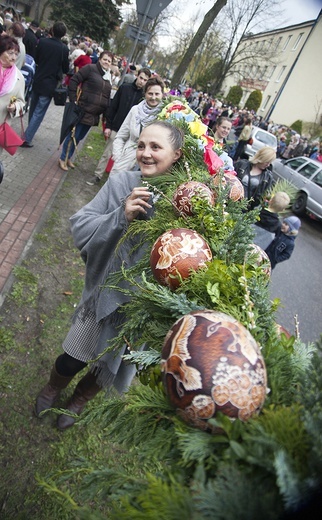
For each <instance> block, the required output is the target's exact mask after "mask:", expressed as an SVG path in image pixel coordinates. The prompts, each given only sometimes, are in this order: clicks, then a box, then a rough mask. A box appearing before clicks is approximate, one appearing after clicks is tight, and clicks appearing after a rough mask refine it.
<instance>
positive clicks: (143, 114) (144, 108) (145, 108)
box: [135, 99, 161, 128]
mask: <svg viewBox="0 0 322 520" xmlns="http://www.w3.org/2000/svg"><path fill="white" fill-rule="evenodd" d="M137 107H138V111H137V114H136V118H135V121H136V123H137V125H139V126H140V125H141V127H142V128H144V127H145V126H147V125H148V124H149V123H151V122H152V121H154V120H155V118H156V116H157V115H158V113H159V112H160V109H161V107H160V103H159V105H157V106H156V107H154V108H151V107H150V106H149V105H148V104H147V102H146V101H145V99H144V100H143V101H141V103H139V104H138V105H137Z"/></svg>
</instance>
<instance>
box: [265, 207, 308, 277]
mask: <svg viewBox="0 0 322 520" xmlns="http://www.w3.org/2000/svg"><path fill="white" fill-rule="evenodd" d="M300 227H301V221H300V219H299V218H298V217H293V216H292V217H287V218H285V219H284V220H283V222H282V225H281V231H280V232H279V234H278V235H277V236H276V238H275V239H274V240H273V242H272V243H271V244H270V245H269V246H268V248H267V249H265V252H266V253H267V255H268V257H269V259H270V261H271V265H272V269H274V267H275V266H276V264H278V263H279V262H284V260H287V259H288V258H290V256H291V254H292V252H293V249H294V246H295V244H294V242H295V238H296V237H297V234H298V231H299V229H300Z"/></svg>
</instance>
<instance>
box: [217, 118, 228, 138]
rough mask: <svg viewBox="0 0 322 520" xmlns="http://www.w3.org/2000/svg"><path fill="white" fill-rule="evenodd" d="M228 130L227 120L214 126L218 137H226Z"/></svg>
mask: <svg viewBox="0 0 322 520" xmlns="http://www.w3.org/2000/svg"><path fill="white" fill-rule="evenodd" d="M230 130H231V123H229V121H223V122H222V123H221V124H220V125H218V126H216V134H217V136H218V137H219V138H220V139H224V138H226V137H227V136H228V135H229V132H230Z"/></svg>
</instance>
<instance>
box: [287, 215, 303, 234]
mask: <svg viewBox="0 0 322 520" xmlns="http://www.w3.org/2000/svg"><path fill="white" fill-rule="evenodd" d="M283 222H285V224H287V225H288V226H289V228H290V230H289V232H291V231H292V232H294V231H296V233H297V232H298V230H299V229H300V227H301V221H300V219H299V218H298V217H293V216H292V217H287V218H285V219H284V221H283Z"/></svg>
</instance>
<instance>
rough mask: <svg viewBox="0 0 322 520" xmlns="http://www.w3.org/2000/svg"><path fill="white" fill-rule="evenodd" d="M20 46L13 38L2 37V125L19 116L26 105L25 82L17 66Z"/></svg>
mask: <svg viewBox="0 0 322 520" xmlns="http://www.w3.org/2000/svg"><path fill="white" fill-rule="evenodd" d="M18 55H19V45H18V42H17V40H16V39H15V38H12V37H11V36H7V35H5V36H2V35H1V36H0V123H3V122H4V120H5V119H7V118H8V116H9V115H10V117H16V116H19V114H20V110H22V109H23V106H24V104H25V100H24V89H25V80H24V78H23V75H22V74H21V72H20V71H19V70H18V68H17V67H16V65H15V62H16V59H17V56H18Z"/></svg>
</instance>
